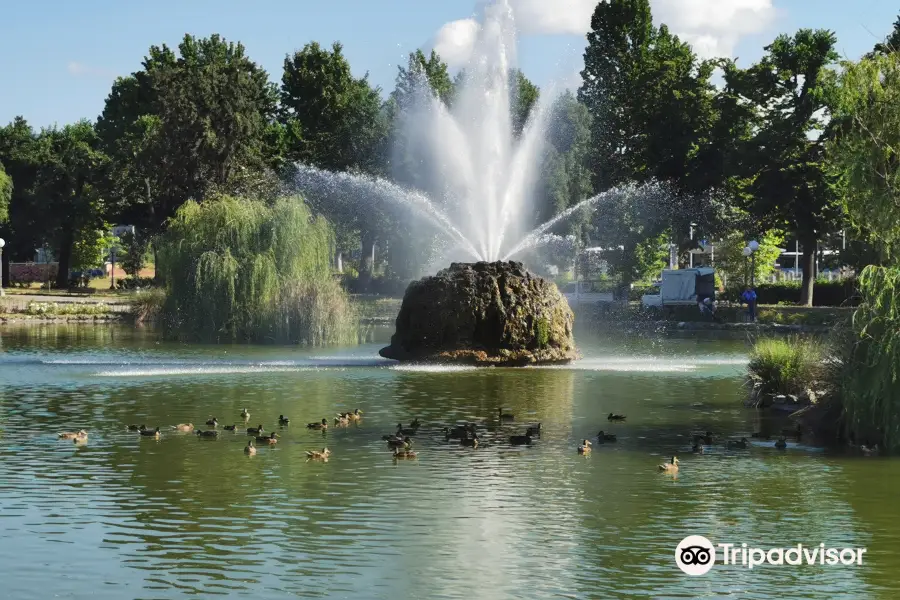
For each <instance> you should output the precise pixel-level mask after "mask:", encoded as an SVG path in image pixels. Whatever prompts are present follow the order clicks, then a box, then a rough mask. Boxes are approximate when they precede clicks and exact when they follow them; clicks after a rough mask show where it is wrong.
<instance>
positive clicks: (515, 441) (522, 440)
mask: <svg viewBox="0 0 900 600" xmlns="http://www.w3.org/2000/svg"><path fill="white" fill-rule="evenodd" d="M509 443H510V444H512V445H513V446H530V445H531V436H530V435H528V434H527V433H526V434H525V435H511V436H509Z"/></svg>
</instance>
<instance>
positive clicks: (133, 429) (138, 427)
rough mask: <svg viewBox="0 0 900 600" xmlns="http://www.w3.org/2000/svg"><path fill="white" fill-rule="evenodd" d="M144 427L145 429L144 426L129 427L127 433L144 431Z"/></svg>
mask: <svg viewBox="0 0 900 600" xmlns="http://www.w3.org/2000/svg"><path fill="white" fill-rule="evenodd" d="M145 427H146V425H129V426H128V431H140V430H141V429H144V428H145Z"/></svg>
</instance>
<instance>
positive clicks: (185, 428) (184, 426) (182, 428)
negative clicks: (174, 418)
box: [175, 423, 227, 433]
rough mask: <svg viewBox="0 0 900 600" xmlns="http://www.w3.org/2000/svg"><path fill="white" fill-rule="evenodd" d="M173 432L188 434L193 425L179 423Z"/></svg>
mask: <svg viewBox="0 0 900 600" xmlns="http://www.w3.org/2000/svg"><path fill="white" fill-rule="evenodd" d="M226 429H227V427H226ZM175 430H176V431H186V432H188V433H190V432H192V431H193V430H194V424H193V423H179V424H178V425H176V426H175Z"/></svg>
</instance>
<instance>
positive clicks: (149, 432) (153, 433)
mask: <svg viewBox="0 0 900 600" xmlns="http://www.w3.org/2000/svg"><path fill="white" fill-rule="evenodd" d="M141 435H142V436H144V437H155V438H158V437H159V427H157V428H156V429H146V428H144V429H141Z"/></svg>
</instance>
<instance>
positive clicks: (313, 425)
mask: <svg viewBox="0 0 900 600" xmlns="http://www.w3.org/2000/svg"><path fill="white" fill-rule="evenodd" d="M306 427H307V429H328V419H322V420H321V421H320V422H319V423H307V424H306Z"/></svg>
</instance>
